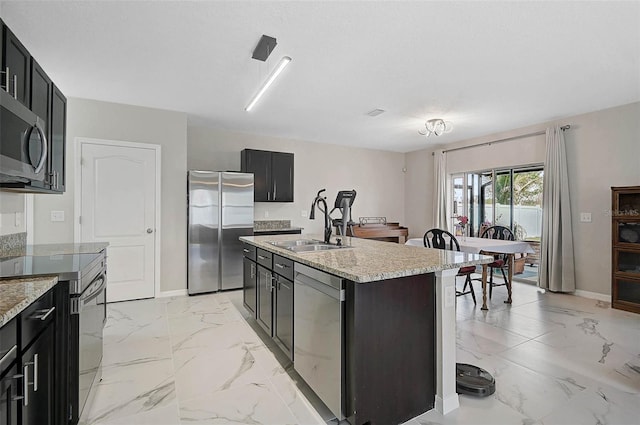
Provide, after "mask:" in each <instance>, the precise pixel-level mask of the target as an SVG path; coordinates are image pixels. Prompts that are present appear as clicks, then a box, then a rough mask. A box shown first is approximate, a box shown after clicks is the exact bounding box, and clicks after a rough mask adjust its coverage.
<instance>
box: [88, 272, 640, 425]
mask: <svg viewBox="0 0 640 425" xmlns="http://www.w3.org/2000/svg"><path fill="white" fill-rule="evenodd" d="M479 288H480V285H479V284H478V285H476V296H477V298H478V301H479V302H480V301H481V297H482V294H481V290H480V289H479ZM241 297H242V294H241V291H232V292H225V293H219V294H212V295H200V296H196V297H186V296H185V297H176V298H167V299H156V300H143V301H132V302H125V303H115V304H110V305H109V307H108V320H107V326H106V328H105V352H104V359H103V380H102V382H100V384H99V385H97V387H96V389H95V391H94V393H93V394H92V397H93V398H94V400H93V403H92V404H91V406H90V407H89V408H88V409H86V411H85V415H84V417H83V419H82V424H83V425H116V424H118V425H125V424H126V425H146V424H153V425H165V424H166V425H170V424H171V425H179V424H271V425H281V424H303V425H306V424H325V423H327V424H335V421H331V420H330V419H331V416H330V414H328V412H327V411H326V408H324V407H323V406H321V405H320V404H319V403H318V401H317V399H315V398H314V397H313V395H311V394H309V392H308V388H306V386H305V385H304V383H300V382H296V377H295V372H293V373H292V372H291V371H290V365H288V364H287V362H286V359H284V356H278V357H277V358H276V357H275V356H273V355H272V354H271V352H270V351H269V349H268V348H267V345H268V344H269V341H268V340H266V339H264V340H263V338H261V337H260V336H259V334H258V333H257V331H255V330H254V329H253V327H252V326H255V323H253V324H252V323H251V321H246V320H245V317H246V315H247V314H246V311H245V310H244V308H243V307H242V301H241ZM505 298H506V288H505V287H497V288H494V292H493V299H492V300H490V301H489V308H490V310H489V311H487V312H483V311H481V310H480V304H478V305H477V306H474V304H473V301H472V300H471V297H470V296H469V295H467V296H462V297H458V298H457V300H456V303H457V310H456V313H457V325H458V326H457V343H458V361H459V362H465V363H471V364H474V365H477V366H480V367H482V368H484V369H486V370H488V371H489V372H490V373H491V374H492V375H493V376H494V377H495V378H496V392H495V394H493V395H492V396H489V397H486V398H476V397H470V396H465V395H461V396H460V404H461V407H460V408H459V409H458V410H457V411H455V412H452V413H451V414H449V415H447V416H442V415H440V414H438V413H437V412H435V411H429V412H427V413H425V414H423V415H420V416H418V417H416V418H413V419H411V420H409V421H408V422H406V423H405V424H404V425H427V424H428V425H435V424H442V425H449V424H522V425H538V424H539V425H552V424H557V425H574V424H576V425H578V424H580V425H582V424H594V425H595V424H600V425H605V424H620V425H622V424H638V423H640V420H639V419H638V418H640V316H639V315H636V314H632V313H627V312H623V311H619V310H614V309H611V308H610V306H609V304H608V303H605V302H601V301H595V300H591V299H586V298H581V297H577V296H573V295H564V294H552V293H542V292H541V291H539V290H538V289H537V288H536V287H535V286H532V285H528V284H525V283H518V282H514V290H513V301H514V302H513V304H512V305H510V306H509V305H507V304H504V303H503V300H504V299H505ZM283 365H284V366H283Z"/></svg>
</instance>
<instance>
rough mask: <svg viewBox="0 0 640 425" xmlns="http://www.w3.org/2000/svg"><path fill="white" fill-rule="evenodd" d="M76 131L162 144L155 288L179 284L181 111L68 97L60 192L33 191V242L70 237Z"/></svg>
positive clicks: (182, 278)
mask: <svg viewBox="0 0 640 425" xmlns="http://www.w3.org/2000/svg"><path fill="white" fill-rule="evenodd" d="M77 137H86V138H95V139H107V140H122V141H130V142H138V143H153V144H158V145H160V146H162V164H161V167H162V177H161V184H162V191H161V196H162V206H161V208H162V209H161V212H162V214H161V220H162V221H161V248H160V257H161V260H160V261H161V265H160V273H161V275H160V279H161V280H160V282H161V290H163V291H169V290H174V289H182V288H185V287H186V273H187V272H186V270H187V269H186V221H187V218H186V209H185V187H186V170H187V117H186V114H184V113H180V112H173V111H164V110H159V109H150V108H142V107H137V106H130V105H121V104H115V103H107V102H100V101H95V100H86V99H73V98H72V99H69V100H68V104H67V154H66V160H67V163H66V167H67V169H66V177H67V184H66V192H65V193H64V194H63V195H36V196H34V198H35V200H34V243H62V242H73V241H74V223H75V221H74V220H75V219H76V218H74V192H75V182H74V173H75V163H74V161H75V159H74V150H75V139H76V138H77ZM133 183H134V182H132V184H133ZM52 210H59V211H64V213H65V221H64V222H56V223H52V222H51V220H50V214H51V211H52Z"/></svg>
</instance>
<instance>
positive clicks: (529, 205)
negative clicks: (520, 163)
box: [512, 169, 544, 241]
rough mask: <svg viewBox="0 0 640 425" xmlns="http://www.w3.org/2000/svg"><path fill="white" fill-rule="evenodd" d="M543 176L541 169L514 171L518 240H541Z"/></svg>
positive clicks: (514, 205)
mask: <svg viewBox="0 0 640 425" xmlns="http://www.w3.org/2000/svg"><path fill="white" fill-rule="evenodd" d="M543 178H544V171H543V170H541V169H535V170H532V169H529V170H514V171H513V184H512V186H513V188H512V189H513V190H512V198H513V202H512V203H513V233H514V235H515V237H516V239H517V240H531V241H540V235H541V234H542V183H543Z"/></svg>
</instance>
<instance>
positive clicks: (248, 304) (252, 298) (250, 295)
mask: <svg viewBox="0 0 640 425" xmlns="http://www.w3.org/2000/svg"><path fill="white" fill-rule="evenodd" d="M256 268H257V266H256V263H255V262H254V261H252V260H251V259H249V258H247V257H246V256H245V257H244V258H243V259H242V302H243V304H244V307H245V308H246V309H247V310H249V312H250V313H251V315H252V316H253V318H254V319H255V317H256V310H257V305H256V303H257V300H258V293H257V287H256V281H257V277H256V276H257V273H256Z"/></svg>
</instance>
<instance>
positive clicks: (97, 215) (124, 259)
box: [80, 142, 159, 302]
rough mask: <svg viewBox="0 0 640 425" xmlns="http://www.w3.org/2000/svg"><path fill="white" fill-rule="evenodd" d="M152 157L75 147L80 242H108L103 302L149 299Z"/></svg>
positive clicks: (142, 151)
mask: <svg viewBox="0 0 640 425" xmlns="http://www.w3.org/2000/svg"><path fill="white" fill-rule="evenodd" d="M156 155H159V153H158V152H156V150H155V149H146V148H141V147H128V146H117V145H105V144H98V143H96V144H94V143H86V142H85V143H82V144H81V197H82V201H81V213H80V214H81V220H80V229H81V240H82V242H109V248H108V249H107V255H108V259H107V265H108V268H107V273H108V275H107V276H108V279H107V301H108V302H113V301H123V300H133V299H139V298H152V297H154V295H155V275H154V270H155V237H156V229H155V221H156V211H155V207H156V199H155V197H156V172H157V171H156Z"/></svg>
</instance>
